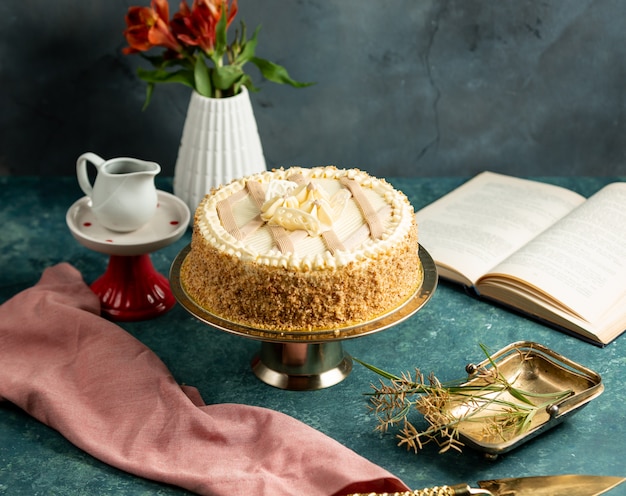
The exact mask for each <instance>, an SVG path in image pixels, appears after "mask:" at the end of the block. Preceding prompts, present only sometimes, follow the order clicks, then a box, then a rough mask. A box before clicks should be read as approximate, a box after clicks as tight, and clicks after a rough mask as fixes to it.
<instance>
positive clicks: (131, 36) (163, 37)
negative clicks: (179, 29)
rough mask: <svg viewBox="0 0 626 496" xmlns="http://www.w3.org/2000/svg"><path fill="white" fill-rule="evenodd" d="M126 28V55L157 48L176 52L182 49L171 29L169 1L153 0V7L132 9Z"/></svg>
mask: <svg viewBox="0 0 626 496" xmlns="http://www.w3.org/2000/svg"><path fill="white" fill-rule="evenodd" d="M126 26H127V28H126V30H125V31H124V36H125V37H126V41H127V42H128V45H129V46H128V47H126V48H124V49H123V50H122V51H123V53H125V54H131V53H137V52H145V51H147V50H150V49H151V48H153V47H155V46H162V47H165V48H167V49H170V50H174V51H176V52H178V51H180V50H181V48H182V47H181V46H180V44H179V43H178V41H177V40H176V38H175V37H174V34H173V33H172V30H171V28H170V24H169V5H168V3H167V0H152V2H151V7H130V8H129V9H128V13H127V14H126Z"/></svg>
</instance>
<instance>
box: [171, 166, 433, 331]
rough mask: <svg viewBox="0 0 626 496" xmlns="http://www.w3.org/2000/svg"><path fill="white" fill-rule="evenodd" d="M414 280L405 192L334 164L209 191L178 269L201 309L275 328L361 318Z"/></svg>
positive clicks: (404, 293)
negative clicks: (188, 247)
mask: <svg viewBox="0 0 626 496" xmlns="http://www.w3.org/2000/svg"><path fill="white" fill-rule="evenodd" d="M422 277H423V275H422V267H421V263H420V259H419V255H418V238H417V224H416V221H415V215H414V211H413V207H412V206H411V204H410V203H409V201H408V199H407V198H406V196H405V195H404V194H403V193H401V192H400V191H398V190H396V189H394V188H393V187H392V186H391V185H390V184H389V183H388V182H386V181H385V180H383V179H378V178H375V177H373V176H370V175H369V174H367V173H366V172H363V171H360V170H358V169H338V168H336V167H334V166H323V167H314V168H300V167H291V168H288V169H277V170H273V171H266V172H261V173H258V174H255V175H252V176H248V177H245V178H241V179H237V180H235V181H233V182H231V183H230V184H227V185H225V186H221V187H219V188H216V189H214V190H212V191H211V193H209V194H208V195H206V196H205V197H204V199H203V200H202V201H201V203H200V205H199V206H198V208H197V209H196V212H195V215H194V222H193V234H192V240H191V246H190V250H189V253H188V254H187V256H186V257H185V259H184V261H183V263H182V265H181V271H180V278H181V284H182V286H183V288H184V290H185V292H186V293H187V295H188V296H189V297H190V298H191V299H192V300H193V301H194V302H195V304H196V305H198V306H199V307H201V308H202V309H204V310H207V311H209V312H210V313H212V314H214V315H216V316H218V317H221V318H222V319H225V320H228V321H231V322H235V323H237V324H241V325H244V326H249V327H253V328H256V329H268V330H281V331H300V330H302V331H314V330H334V329H341V328H342V327H350V326H353V325H358V324H361V323H364V322H369V321H371V320H374V319H376V318H378V317H380V316H383V315H385V314H387V313H389V312H390V311H392V310H394V309H395V308H397V307H399V306H400V305H402V304H403V303H404V302H405V301H407V300H408V299H409V298H410V297H411V296H412V295H413V294H414V293H415V292H416V291H417V289H418V288H419V286H420V285H421V282H422Z"/></svg>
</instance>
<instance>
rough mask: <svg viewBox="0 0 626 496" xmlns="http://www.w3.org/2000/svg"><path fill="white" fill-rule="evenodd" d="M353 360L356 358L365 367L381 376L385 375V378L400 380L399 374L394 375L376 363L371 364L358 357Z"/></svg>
mask: <svg viewBox="0 0 626 496" xmlns="http://www.w3.org/2000/svg"><path fill="white" fill-rule="evenodd" d="M352 360H354V361H355V362H357V363H360V364H361V365H363V367H365V368H368V369H370V370H371V371H372V372H375V373H376V374H378V375H380V376H381V377H384V378H385V379H389V380H390V381H399V380H400V377H398V376H397V375H393V374H391V373H390V372H387V371H385V370H383V369H379V368H378V367H375V366H374V365H370V364H369V363H365V362H362V361H361V360H359V359H358V358H354V357H352Z"/></svg>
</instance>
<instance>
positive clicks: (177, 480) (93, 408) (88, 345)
mask: <svg viewBox="0 0 626 496" xmlns="http://www.w3.org/2000/svg"><path fill="white" fill-rule="evenodd" d="M99 312H100V302H99V300H98V297H97V296H96V295H95V294H94V293H93V292H92V291H91V290H90V289H89V287H88V286H87V285H86V284H85V283H84V281H83V279H82V276H81V274H80V273H79V272H78V271H77V270H76V269H75V268H73V267H72V266H71V265H68V264H65V263H63V264H59V265H56V266H54V267H51V268H48V269H46V270H45V272H44V273H43V275H42V277H41V280H40V281H39V282H38V283H37V284H36V285H35V286H33V287H32V288H29V289H26V290H25V291H23V292H21V293H19V294H18V295H16V296H14V297H13V298H11V299H10V300H8V301H7V302H5V303H4V304H3V305H2V306H0V364H2V366H1V367H0V400H2V399H4V400H8V401H10V402H12V403H14V404H15V405H17V406H19V407H21V408H22V409H24V410H25V411H26V412H28V413H29V414H30V415H32V416H33V417H35V418H37V419H38V420H40V421H41V422H43V423H45V424H47V425H48V426H50V427H52V428H54V429H56V430H58V431H59V432H60V433H61V434H62V435H63V436H65V437H66V438H67V439H68V440H69V441H70V442H72V443H73V444H74V445H76V446H77V447H79V448H80V449H82V450H84V451H86V452H87V453H90V454H91V455H93V456H94V457H96V458H98V459H100V460H102V461H103V462H105V463H108V464H110V465H112V466H115V467H117V468H120V469H122V470H125V471H127V472H130V473H133V474H136V475H138V476H141V477H146V478H149V479H153V480H156V481H160V482H163V483H168V484H173V485H176V486H179V487H183V488H186V489H188V490H190V491H194V492H197V493H199V494H208V495H235V494H237V495H239V494H255V495H272V496H280V495H293V494H298V495H310V496H316V495H320V496H322V495H323V496H330V495H342V494H346V493H349V492H358V491H360V492H366V491H380V492H382V491H389V492H392V491H400V490H406V489H407V488H406V486H405V485H404V484H403V483H402V482H401V481H400V480H398V479H397V478H396V477H394V476H393V475H392V474H390V473H389V472H387V471H385V470H383V469H382V468H381V467H379V466H377V465H375V464H373V463H371V462H369V461H367V460H366V459H365V458H363V457H361V456H359V455H358V454H356V453H355V452H353V451H351V450H349V449H348V448H346V447H345V446H343V445H341V444H339V443H338V442H336V441H334V440H333V439H331V438H329V437H328V436H326V435H324V434H322V433H321V432H319V431H316V430H315V429H313V428H311V427H309V426H307V425H305V424H303V423H301V422H300V421H298V420H296V419H294V418H292V417H289V416H287V415H284V414H281V413H279V412H276V411H273V410H269V409H264V408H259V407H252V406H246V405H235V404H218V405H209V406H206V405H204V403H203V401H202V398H201V397H200V394H199V392H198V391H197V390H196V389H195V388H192V387H181V386H179V385H178V384H177V383H176V381H175V380H174V378H173V377H172V375H171V374H170V372H169V370H168V369H167V367H166V366H165V365H164V364H163V362H161V360H160V359H159V358H158V357H157V356H156V355H155V354H154V353H153V352H152V351H151V350H150V349H149V348H147V347H146V346H145V345H143V344H142V343H141V342H139V341H138V340H136V339H135V338H134V337H132V336H131V335H130V334H128V333H127V332H126V331H124V330H123V329H121V328H120V327H119V326H117V325H116V324H114V323H112V322H109V321H107V320H105V319H103V318H101V317H100V316H99Z"/></svg>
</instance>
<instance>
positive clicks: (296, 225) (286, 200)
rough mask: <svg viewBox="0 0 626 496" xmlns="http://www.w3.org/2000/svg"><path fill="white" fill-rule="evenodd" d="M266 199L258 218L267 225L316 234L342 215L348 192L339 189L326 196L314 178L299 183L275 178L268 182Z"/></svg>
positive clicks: (330, 226) (323, 230) (320, 232)
mask: <svg viewBox="0 0 626 496" xmlns="http://www.w3.org/2000/svg"><path fill="white" fill-rule="evenodd" d="M277 183H278V184H277ZM287 183H291V184H293V185H294V186H295V187H290V185H289V184H287ZM265 198H266V199H267V200H266V201H265V203H264V204H263V206H262V207H261V218H262V219H263V220H264V221H266V222H267V223H268V224H269V225H276V226H281V227H283V228H285V229H287V230H288V231H297V230H299V229H301V230H304V231H306V232H307V233H308V234H309V235H310V236H319V235H320V234H322V233H323V232H326V231H328V230H330V229H332V226H333V221H334V220H335V219H339V218H340V217H341V214H342V212H343V210H344V208H345V206H346V202H347V201H348V199H349V198H350V193H349V192H348V191H346V190H345V189H340V190H338V191H337V192H336V193H335V194H334V195H333V196H332V197H331V198H329V195H328V193H327V192H326V191H325V190H324V189H322V188H321V187H319V186H317V185H316V184H315V182H313V181H311V182H308V183H306V184H301V185H298V184H296V183H292V182H291V181H282V180H278V181H270V183H269V186H268V189H267V192H266V194H265Z"/></svg>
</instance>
